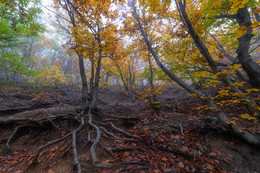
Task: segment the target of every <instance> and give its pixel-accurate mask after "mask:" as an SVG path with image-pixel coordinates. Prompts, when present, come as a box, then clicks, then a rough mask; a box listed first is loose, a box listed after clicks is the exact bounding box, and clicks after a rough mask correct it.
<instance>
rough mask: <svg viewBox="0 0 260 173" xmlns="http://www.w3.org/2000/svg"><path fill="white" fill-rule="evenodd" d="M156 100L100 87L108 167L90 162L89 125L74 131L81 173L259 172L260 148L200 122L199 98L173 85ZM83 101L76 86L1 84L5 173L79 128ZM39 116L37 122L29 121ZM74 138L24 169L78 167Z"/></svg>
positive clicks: (62, 172) (58, 172) (0, 161)
mask: <svg viewBox="0 0 260 173" xmlns="http://www.w3.org/2000/svg"><path fill="white" fill-rule="evenodd" d="M158 101H159V102H160V103H161V106H160V108H158V109H156V110H155V109H152V108H151V107H150V106H149V104H148V103H146V102H144V101H141V100H137V101H135V102H131V101H130V99H129V97H127V96H126V95H124V94H123V92H120V91H119V90H118V89H115V88H114V89H109V90H105V91H100V94H99V104H98V108H99V112H98V114H96V115H94V116H95V118H94V121H93V123H95V124H100V126H102V127H103V128H102V129H110V132H109V133H105V131H104V130H101V134H102V136H103V137H102V138H101V140H100V142H99V145H98V146H97V148H96V154H97V159H98V160H99V162H100V164H102V165H107V166H106V167H105V168H104V167H102V168H97V167H93V166H92V165H93V164H92V158H91V155H90V147H91V146H92V143H93V142H94V141H95V136H96V131H95V129H92V128H90V127H86V128H85V129H83V130H81V131H80V132H79V133H78V134H77V149H78V160H79V162H80V164H81V166H82V171H83V172H103V173H110V172H141V173H145V172H158V173H163V172H241V173H258V172H260V164H259V163H260V149H259V148H255V147H251V146H249V145H247V144H245V143H244V142H243V141H241V140H240V139H238V138H237V137H235V136H234V135H233V134H232V133H230V132H229V131H228V130H227V129H226V128H225V127H223V126H222V125H221V124H218V123H217V122H215V121H205V119H204V120H203V121H202V119H203V117H208V116H209V115H210V112H205V113H198V112H196V111H195V110H194V107H196V106H198V105H199V104H201V103H200V102H199V101H198V100H196V99H193V98H191V97H189V95H188V94H187V93H186V92H185V91H183V90H182V89H178V88H177V89H176V88H174V89H169V88H168V89H166V91H165V92H163V94H161V95H159V96H158ZM80 104H81V102H80V90H79V89H73V88H72V87H65V88H62V89H56V90H55V89H49V88H31V87H30V86H28V85H26V84H24V85H21V84H19V86H16V85H15V84H14V83H0V129H1V134H0V173H7V172H14V173H20V172H24V170H25V169H26V168H27V167H28V166H29V165H30V162H31V161H32V159H33V158H34V155H35V153H36V151H37V150H38V149H39V148H40V147H41V146H43V145H45V144H46V143H48V142H50V141H53V140H55V139H58V138H61V137H64V136H66V134H68V133H69V132H70V131H72V130H74V129H76V128H77V127H78V125H79V123H78V122H77V121H74V120H73V117H74V116H75V115H77V114H78V113H79V112H80ZM57 117H58V118H57ZM65 117H67V118H65ZM13 120H15V121H13ZM32 120H33V121H32ZM36 120H37V121H38V124H39V125H35V124H32V122H34V121H36ZM46 120H49V121H46ZM28 122H30V123H31V124H30V123H28ZM108 122H112V123H113V124H114V125H115V126H116V127H117V128H120V129H122V130H123V131H124V133H121V132H120V131H118V130H116V129H115V128H114V129H113V128H112V127H110V126H108V125H106V123H108ZM25 124H26V125H25ZM28 124H30V125H28ZM102 124H103V125H102ZM17 127H18V128H17ZM88 132H91V133H88ZM88 134H90V136H88ZM129 134H131V135H133V136H132V137H131V136H130V135H129ZM11 136H12V137H11ZM135 137H136V138H135ZM137 137H139V138H140V139H141V140H138V139H139V138H137ZM71 141H72V139H71V138H67V139H66V140H64V141H61V142H60V143H56V144H54V145H51V146H50V147H47V148H45V149H44V150H43V151H42V152H41V153H40V154H39V157H38V163H37V164H36V165H34V166H32V167H30V168H29V169H27V170H26V171H25V172H28V173H42V172H47V173H73V172H77V169H76V168H75V166H73V152H72V145H71ZM7 143H8V144H9V146H10V150H8V148H7V145H6V144H7ZM7 151H8V152H7Z"/></svg>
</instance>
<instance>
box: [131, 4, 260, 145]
mask: <svg viewBox="0 0 260 173" xmlns="http://www.w3.org/2000/svg"><path fill="white" fill-rule="evenodd" d="M178 3H179V4H178V5H181V7H180V8H182V9H179V10H184V8H185V7H184V4H185V3H184V4H183V3H182V2H181V1H179V2H178ZM132 8H133V11H134V15H135V17H136V20H137V22H138V27H139V29H140V31H141V33H142V35H143V37H144V40H145V42H146V44H147V47H148V49H149V51H150V52H151V53H152V55H153V57H154V59H155V61H156V63H157V65H158V66H159V67H160V68H161V69H162V70H163V71H164V72H165V73H166V74H167V75H168V76H169V77H170V78H171V79H172V80H174V81H175V82H176V83H178V84H179V85H180V86H182V87H183V88H184V89H186V90H187V91H189V92H190V93H196V94H197V95H198V96H199V97H200V98H201V99H202V100H203V101H204V102H205V103H206V104H207V105H208V106H209V107H210V108H212V112H213V113H214V114H215V115H216V117H217V118H218V119H219V121H220V122H222V123H223V124H227V122H230V119H229V118H228V117H227V116H226V115H225V113H224V112H222V111H221V110H220V109H219V107H218V106H217V105H216V104H215V103H214V101H213V99H212V97H211V96H209V95H205V94H204V93H202V92H200V91H198V90H196V89H195V88H193V87H191V86H189V85H187V84H186V83H185V82H183V81H182V80H181V79H180V78H179V77H177V76H176V75H175V74H174V73H172V72H171V71H170V70H169V69H168V68H166V67H165V66H164V65H163V64H162V63H161V61H160V59H159V57H158V55H157V53H156V52H155V51H154V49H153V47H152V46H151V43H150V41H149V39H148V37H147V35H146V33H145V31H144V30H143V27H142V25H141V22H140V19H139V16H138V14H137V10H136V7H135V1H134V0H133V1H132ZM183 14H184V13H181V15H182V17H185V18H184V19H183V20H184V21H187V19H188V18H186V16H185V14H184V16H183ZM186 24H187V23H186ZM188 24H189V25H191V24H190V23H188ZM188 24H187V25H188ZM188 27H192V26H188ZM190 32H191V35H192V37H194V38H193V39H194V40H195V39H198V36H197V35H195V34H196V33H195V32H194V30H193V31H192V30H191V31H190ZM193 34H194V35H193ZM197 41H198V42H197V43H196V42H195V43H196V45H197V46H201V47H199V49H200V51H201V53H202V54H203V56H204V57H205V58H206V59H207V61H208V63H209V65H210V66H211V68H212V70H213V71H216V72H218V69H217V66H216V65H215V62H214V61H213V60H212V59H211V57H210V55H208V52H207V51H205V52H204V51H203V48H204V46H203V45H202V44H203V43H202V42H201V41H200V40H197ZM224 82H226V81H224ZM230 127H231V128H232V130H233V131H234V132H235V133H236V134H237V135H238V136H240V137H242V138H243V139H244V140H245V141H247V142H248V143H250V144H253V145H260V141H259V139H258V138H257V137H256V136H254V135H253V134H250V133H247V132H242V131H241V130H242V128H241V127H239V126H237V125H236V124H231V126H230Z"/></svg>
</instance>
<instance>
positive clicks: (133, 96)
mask: <svg viewBox="0 0 260 173" xmlns="http://www.w3.org/2000/svg"><path fill="white" fill-rule="evenodd" d="M128 72H129V91H130V97H131V101H132V102H134V101H135V94H134V91H133V79H132V70H131V65H130V62H129V61H128Z"/></svg>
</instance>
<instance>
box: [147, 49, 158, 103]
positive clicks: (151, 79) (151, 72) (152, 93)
mask: <svg viewBox="0 0 260 173" xmlns="http://www.w3.org/2000/svg"><path fill="white" fill-rule="evenodd" d="M148 63H149V71H150V76H149V85H150V88H151V98H150V102H151V104H152V105H153V104H154V103H156V102H157V98H156V96H155V95H154V85H153V68H152V62H151V57H150V51H149V50H148Z"/></svg>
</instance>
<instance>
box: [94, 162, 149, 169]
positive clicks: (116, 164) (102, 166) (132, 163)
mask: <svg viewBox="0 0 260 173" xmlns="http://www.w3.org/2000/svg"><path fill="white" fill-rule="evenodd" d="M146 164H148V163H147V162H116V163H111V164H97V165H96V167H98V168H112V167H115V166H119V165H146Z"/></svg>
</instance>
